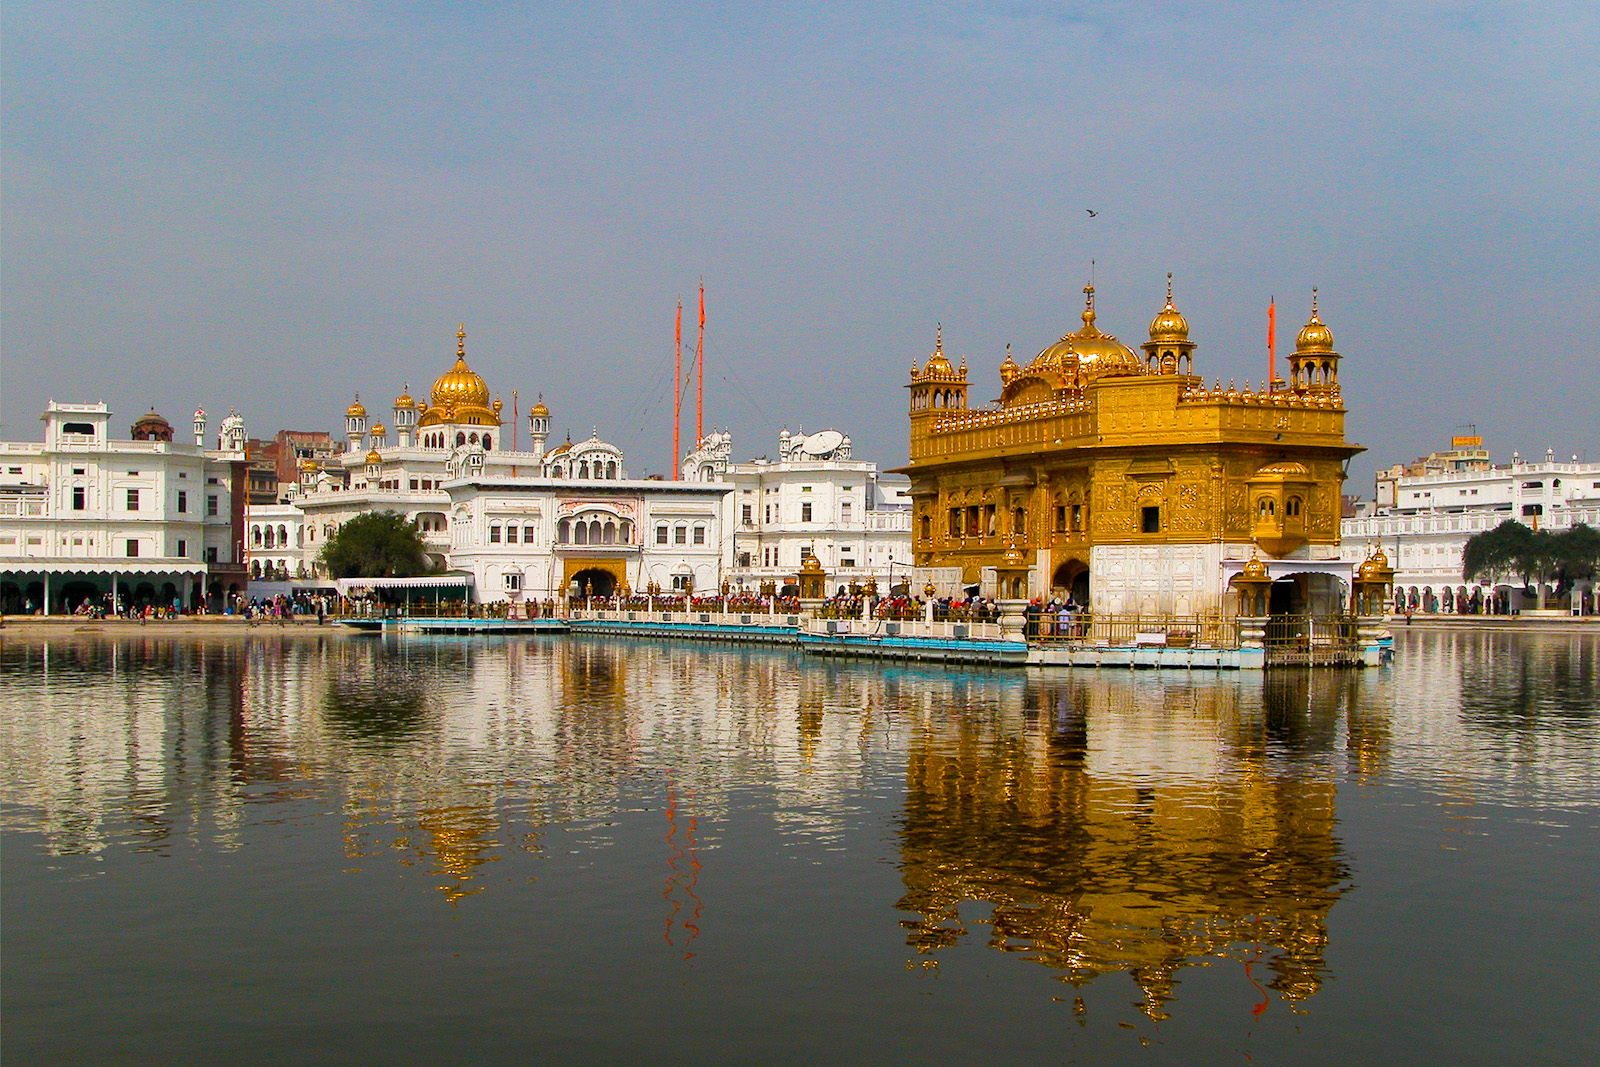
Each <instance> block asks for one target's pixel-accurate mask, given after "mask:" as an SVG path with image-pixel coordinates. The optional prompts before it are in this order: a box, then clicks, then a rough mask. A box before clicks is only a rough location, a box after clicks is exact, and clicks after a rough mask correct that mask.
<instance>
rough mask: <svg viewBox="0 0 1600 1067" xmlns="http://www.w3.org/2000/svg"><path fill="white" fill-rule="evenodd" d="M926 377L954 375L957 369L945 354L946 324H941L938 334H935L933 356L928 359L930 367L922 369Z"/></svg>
mask: <svg viewBox="0 0 1600 1067" xmlns="http://www.w3.org/2000/svg"><path fill="white" fill-rule="evenodd" d="M922 373H923V374H924V375H929V376H931V375H935V374H954V373H955V368H954V367H952V366H951V365H950V361H949V360H948V359H946V358H945V354H944V323H940V324H939V328H938V332H937V333H935V334H934V340H933V355H931V356H929V357H928V365H927V366H926V367H924V368H922Z"/></svg>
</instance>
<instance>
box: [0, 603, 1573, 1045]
mask: <svg viewBox="0 0 1600 1067" xmlns="http://www.w3.org/2000/svg"><path fill="white" fill-rule="evenodd" d="M1399 640H1400V647H1399V649H1398V657H1397V661H1396V664H1395V665H1394V666H1393V667H1390V668H1385V669H1382V670H1377V671H1366V672H1354V671H1315V672H1312V671H1305V672H1292V671H1286V672H1273V673H1270V674H1268V675H1266V676H1265V677H1263V676H1261V675H1248V674H1238V673H1231V674H1230V673H1224V674H1214V673H1192V674H1191V673H1179V672H1145V671H1139V672H1130V671H1099V672H1094V671H1078V672H1067V671H1062V672H1023V671H1010V672H998V671H996V672H986V671H971V672H952V671H947V670H943V669H924V668H916V667H900V666H895V667H883V666H881V665H878V664H870V663H860V664H857V663H850V662H838V661H834V662H819V661H815V660H808V659H806V658H804V657H802V656H800V655H798V654H796V653H790V652H784V651H772V650H753V651H747V650H741V649H733V648H719V647H713V646H705V645H697V644H690V643H670V642H629V641H619V640H610V639H598V638H596V639H587V638H578V637H568V638H552V637H539V638H528V639H511V640H505V639H496V640H474V639H455V638H437V639H402V640H396V639H387V640H385V639H381V638H378V637H375V636H334V635H331V634H328V633H322V634H318V635H316V636H309V635H307V636H301V635H295V634H283V635H278V634H259V635H253V636H250V637H247V638H239V639H217V638H190V637H171V638H166V637H163V636H161V635H160V634H159V633H158V632H154V631H146V632H141V633H140V634H139V635H137V636H134V637H128V638H125V639H124V638H116V637H111V636H100V635H61V636H59V637H52V638H50V639H48V640H46V639H44V638H40V637H27V636H8V637H6V638H5V639H4V641H3V643H0V686H3V692H4V694H5V699H4V701H0V753H3V755H0V761H3V762H0V786H3V796H4V801H3V807H0V829H3V833H4V895H3V908H4V931H5V936H4V943H3V953H4V974H5V984H4V1018H5V1037H4V1047H5V1058H6V1062H7V1063H8V1064H11V1065H17V1064H63V1063H95V1064H158V1063H159V1064H219V1063H236V1064H243V1063H274V1064H349V1063H373V1064H380V1063H381V1064H439V1063H539V1064H560V1063H613V1062H638V1061H648V1062H652V1063H662V1064H676V1063H683V1064H701V1065H704V1064H721V1063H728V1064H744V1063H776V1062H784V1063H828V1064H844V1063H869V1064H879V1063H939V1064H959V1063H984V1064H994V1063H1030V1064H1031V1063H1252V1062H1253V1063H1258V1064H1259V1063H1287V1064H1319V1063H1326V1064H1346V1063H1356V1062H1367V1063H1406V1064H1435V1063H1436V1064H1456V1063H1506V1062H1516V1063H1523V1064H1531V1063H1552V1064H1554V1063H1583V1062H1592V1061H1593V1060H1595V1059H1596V1058H1597V1056H1600V1045H1597V1043H1596V1039H1595V1037H1594V1036H1593V1033H1594V1027H1593V1018H1594V1017H1595V1014H1596V1010H1597V1009H1600V997H1597V996H1596V994H1595V992H1594V989H1593V985H1594V983H1593V975H1594V974H1595V972H1596V970H1597V968H1596V964H1595V961H1594V949H1595V946H1596V942H1597V937H1600V906H1597V904H1596V901H1595V892H1594V884H1595V872H1596V869H1597V868H1600V861H1597V857H1600V748H1597V744H1596V742H1597V740H1600V721H1597V714H1600V698H1597V697H1596V666H1597V660H1600V640H1597V639H1595V638H1593V637H1583V636H1577V637H1567V636H1545V637H1518V636H1511V635H1478V634H1451V633H1433V632H1428V633H1423V632H1417V633H1403V634H1401V635H1400V638H1399Z"/></svg>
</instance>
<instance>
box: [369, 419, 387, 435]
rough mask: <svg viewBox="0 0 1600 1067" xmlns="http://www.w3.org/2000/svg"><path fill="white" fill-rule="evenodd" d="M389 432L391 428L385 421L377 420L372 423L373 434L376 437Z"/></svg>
mask: <svg viewBox="0 0 1600 1067" xmlns="http://www.w3.org/2000/svg"><path fill="white" fill-rule="evenodd" d="M388 432H389V428H388V427H387V426H385V425H384V424H383V423H381V422H375V423H373V424H372V436H374V437H382V436H384V435H385V434H387V433H388Z"/></svg>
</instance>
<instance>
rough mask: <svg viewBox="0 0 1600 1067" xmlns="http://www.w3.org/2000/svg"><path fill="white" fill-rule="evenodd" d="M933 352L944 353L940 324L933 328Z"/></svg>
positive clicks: (942, 331) (942, 325)
mask: <svg viewBox="0 0 1600 1067" xmlns="http://www.w3.org/2000/svg"><path fill="white" fill-rule="evenodd" d="M933 350H934V351H935V352H943V351H944V323H942V322H941V323H937V324H936V325H935V326H934V333H933Z"/></svg>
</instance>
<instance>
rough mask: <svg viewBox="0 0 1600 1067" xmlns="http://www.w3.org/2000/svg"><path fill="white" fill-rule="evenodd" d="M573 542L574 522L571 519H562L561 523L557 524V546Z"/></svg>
mask: <svg viewBox="0 0 1600 1067" xmlns="http://www.w3.org/2000/svg"><path fill="white" fill-rule="evenodd" d="M571 540H572V522H571V520H569V519H562V520H561V521H560V522H558V523H556V544H558V545H564V544H567V543H568V542H569V541H571Z"/></svg>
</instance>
